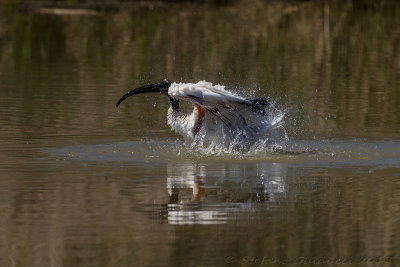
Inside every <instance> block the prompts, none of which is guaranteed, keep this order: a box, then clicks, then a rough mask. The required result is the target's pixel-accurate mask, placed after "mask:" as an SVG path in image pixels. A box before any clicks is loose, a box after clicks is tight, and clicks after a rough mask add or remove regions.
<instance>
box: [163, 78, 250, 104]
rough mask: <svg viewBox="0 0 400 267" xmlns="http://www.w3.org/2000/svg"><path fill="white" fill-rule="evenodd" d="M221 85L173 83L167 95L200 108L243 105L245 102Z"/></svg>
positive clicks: (201, 82)
mask: <svg viewBox="0 0 400 267" xmlns="http://www.w3.org/2000/svg"><path fill="white" fill-rule="evenodd" d="M224 88H225V86H222V85H212V83H210V82H206V81H200V82H198V83H173V84H171V86H170V87H169V89H168V94H169V95H170V96H172V97H176V98H178V99H184V100H189V101H192V102H194V103H196V104H199V105H201V106H215V105H216V104H218V103H219V104H221V103H224V104H229V103H231V102H240V103H244V102H246V101H247V100H246V99H245V98H243V97H240V96H238V95H235V94H233V93H232V92H229V91H227V90H225V89H224Z"/></svg>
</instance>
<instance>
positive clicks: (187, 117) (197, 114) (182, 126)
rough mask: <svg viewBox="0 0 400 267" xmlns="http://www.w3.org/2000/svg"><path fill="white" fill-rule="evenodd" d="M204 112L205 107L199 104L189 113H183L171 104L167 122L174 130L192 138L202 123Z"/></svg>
mask: <svg viewBox="0 0 400 267" xmlns="http://www.w3.org/2000/svg"><path fill="white" fill-rule="evenodd" d="M170 103H171V102H170ZM178 103H179V102H178ZM205 113H206V112H205V109H204V108H202V107H201V106H199V105H195V106H194V109H193V112H192V113H190V114H184V113H182V112H181V111H180V110H179V108H178V109H176V108H174V106H172V105H171V106H170V108H169V109H168V115H167V117H168V124H169V125H170V126H171V128H172V129H173V130H174V131H175V132H177V133H180V134H182V135H183V136H184V137H190V138H194V136H195V135H196V134H197V133H198V132H199V131H200V129H201V127H202V125H203V121H204V116H205Z"/></svg>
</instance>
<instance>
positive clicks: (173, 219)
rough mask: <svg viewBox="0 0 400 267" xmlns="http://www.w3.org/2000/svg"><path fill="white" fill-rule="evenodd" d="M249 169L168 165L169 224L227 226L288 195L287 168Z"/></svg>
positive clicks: (261, 166)
mask: <svg viewBox="0 0 400 267" xmlns="http://www.w3.org/2000/svg"><path fill="white" fill-rule="evenodd" d="M248 166H249V165H247V164H243V165H240V164H239V165H229V164H228V165H226V164H225V163H222V165H218V166H217V167H216V166H211V167H209V165H205V164H196V163H184V164H182V163H168V165H167V191H168V195H169V201H168V222H169V223H170V224H220V223H226V222H227V221H228V220H229V217H230V216H231V215H232V214H236V213H240V212H246V211H249V210H254V209H256V208H260V207H262V206H263V205H259V204H265V205H268V204H270V203H274V202H276V200H277V199H278V198H281V197H283V196H284V195H285V192H286V190H287V188H286V186H285V182H284V176H285V175H286V165H284V164H279V163H259V164H256V165H252V166H251V167H252V168H249V167H248ZM254 167H255V169H254ZM246 173H249V174H251V176H252V179H247V178H248V176H246ZM254 174H255V176H253V175H254ZM217 189H218V190H217Z"/></svg>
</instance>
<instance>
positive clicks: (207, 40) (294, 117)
mask: <svg viewBox="0 0 400 267" xmlns="http://www.w3.org/2000/svg"><path fill="white" fill-rule="evenodd" d="M398 13H399V8H398V5H394V6H391V5H389V6H388V7H385V6H383V7H378V8H375V7H374V8H366V9H365V8H360V7H359V6H357V5H352V4H351V3H350V4H349V3H347V4H346V3H341V4H335V5H334V4H332V5H329V4H326V5H320V4H317V3H312V2H311V3H310V2H307V3H298V4H293V5H289V4H285V3H273V4H261V3H258V4H257V5H245V4H243V5H241V4H240V3H239V4H237V5H234V6H222V7H221V6H217V7H212V8H211V7H210V6H201V5H192V6H191V5H189V6H187V5H185V6H181V5H173V6H171V7H164V8H155V9H153V10H150V9H147V8H136V9H132V10H129V11H127V12H122V13H117V14H104V15H100V16H87V17H85V16H55V15H37V14H15V13H12V14H8V16H6V17H5V18H3V19H2V39H1V43H0V46H1V51H2V53H1V54H2V55H1V58H0V60H1V61H0V68H1V76H0V79H1V84H2V85H1V95H2V99H3V100H0V101H2V103H1V104H2V106H5V105H6V103H8V106H10V104H9V103H10V101H13V100H14V101H16V99H18V100H19V101H21V102H18V103H13V104H12V106H11V108H18V109H21V110H23V111H26V113H29V114H31V115H32V116H34V117H35V123H36V124H46V123H45V122H41V120H44V119H45V118H46V116H45V113H46V112H47V111H48V110H47V107H44V108H42V107H40V108H39V107H37V105H36V104H34V103H33V102H34V101H31V100H32V98H33V99H36V98H40V97H42V98H45V99H44V100H43V104H44V105H51V106H52V107H51V110H52V114H54V115H55V116H60V117H63V116H65V115H66V114H65V109H66V107H65V106H64V105H55V104H53V103H55V102H57V101H62V102H66V103H69V104H70V105H72V104H74V103H79V105H80V106H81V107H82V110H81V112H77V113H75V114H74V115H73V114H71V115H69V116H71V118H70V120H69V122H70V123H68V124H67V125H63V126H64V127H63V128H62V129H60V131H68V128H69V127H73V124H74V123H76V121H75V120H74V119H79V120H80V118H79V117H78V118H73V116H80V115H79V114H84V112H83V111H85V112H86V113H89V114H98V112H99V110H98V109H97V108H96V106H97V105H98V104H97V103H96V104H93V101H99V102H101V103H103V105H102V106H101V109H102V110H107V113H105V112H104V111H103V112H102V114H101V116H99V117H102V116H110V114H109V113H112V112H113V111H112V110H111V109H110V108H109V107H108V106H109V105H110V106H111V104H112V100H115V99H116V98H117V97H118V96H119V95H121V93H122V92H124V91H126V90H127V89H129V88H132V87H133V86H137V85H139V84H143V83H147V82H153V81H158V80H160V79H161V78H164V77H168V78H169V79H170V80H176V81H180V80H182V81H187V82H189V81H197V80H201V79H205V80H209V81H213V82H215V83H222V84H226V85H228V86H229V87H231V88H234V89H235V90H239V91H242V92H243V93H244V94H247V95H249V94H254V95H268V96H271V98H272V99H273V100H274V101H277V102H278V103H279V105H280V106H281V107H282V108H284V109H285V108H287V109H288V110H289V114H288V115H289V116H288V121H289V123H288V126H287V127H288V128H292V135H298V136H304V135H306V136H310V135H312V134H314V135H315V134H316V135H322V136H330V137H332V136H336V137H337V136H338V135H339V136H355V135H356V136H362V137H376V138H379V137H384V136H397V137H398V136H399V116H398V114H399V106H400V103H399V101H400V100H399V99H400V96H399V84H400V82H399V63H398V62H399V58H398V54H399V42H398V40H399V35H398V32H397V27H396V25H398V24H399V19H398V18H399V16H398ZM4 99H7V100H4ZM149 101H150V100H149ZM153 101H154V102H159V101H158V99H157V101H155V100H153ZM84 106H85V107H86V108H83V107H84ZM165 107H166V103H161V104H160V106H159V108H160V109H161V110H163V112H157V113H155V114H152V120H154V121H156V122H157V123H156V124H155V125H152V127H158V128H160V127H161V128H165V124H164V122H163V121H164V118H163V116H164V113H165V112H164V109H165ZM49 109H50V108H49ZM100 112H101V111H100ZM145 112H146V107H145V106H141V105H136V106H135V114H137V116H138V117H142V116H145ZM14 116H16V118H15V119H16V120H19V121H21V122H22V121H23V123H24V124H25V123H27V122H26V121H24V119H23V118H22V117H24V116H23V114H19V115H18V114H15V115H14ZM67 116H68V115H67ZM111 116H113V115H111ZM132 116H135V115H133V114H132V113H130V111H124V112H123V114H122V115H119V116H118V117H119V118H113V120H116V121H120V120H121V118H124V119H127V118H128V117H132ZM67 121H68V120H67ZM145 121H146V122H147V120H145ZM92 123H94V122H90V123H89V124H85V125H86V126H89V127H91V126H92V125H91V124H92ZM105 123H106V122H105V121H103V122H102V124H96V126H94V125H93V126H92V127H91V129H92V130H94V129H95V128H104V127H106V126H111V127H112V126H113V123H111V125H106V124H105ZM300 124H301V126H298V125H300ZM32 126H39V125H32ZM140 126H143V125H136V127H140ZM304 128H307V130H308V129H310V130H311V131H307V132H305V131H304ZM310 132H311V133H310ZM331 132H335V133H334V134H331Z"/></svg>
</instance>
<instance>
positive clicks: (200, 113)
mask: <svg viewBox="0 0 400 267" xmlns="http://www.w3.org/2000/svg"><path fill="white" fill-rule="evenodd" d="M144 93H160V94H163V95H165V96H166V97H167V98H168V102H169V109H168V113H167V119H168V124H169V125H170V126H171V128H172V129H173V130H174V131H175V132H177V133H179V134H181V135H182V136H183V137H184V138H188V139H194V138H196V137H197V136H198V135H200V134H199V133H200V132H201V131H203V133H204V135H208V134H209V133H211V132H214V134H216V135H218V134H219V135H220V134H221V132H218V129H222V130H223V134H224V136H225V137H226V138H235V139H236V138H238V137H240V138H241V139H242V140H253V141H254V139H256V138H257V137H260V136H264V135H265V134H266V130H267V129H270V128H273V127H274V124H275V122H277V121H275V122H273V121H272V120H271V119H270V115H271V114H270V112H269V110H270V108H271V104H270V103H269V102H268V101H267V100H266V99H264V98H254V99H248V98H244V97H241V96H239V95H237V94H235V93H233V92H231V91H227V90H225V88H224V86H222V85H213V84H212V83H210V82H206V81H200V82H198V83H177V82H173V83H171V82H170V81H168V80H167V79H164V80H162V81H160V82H159V83H155V84H149V85H144V86H141V87H138V88H135V89H133V90H131V91H129V92H127V93H126V94H125V95H123V96H122V97H121V98H120V99H119V100H118V102H117V104H116V106H117V107H118V106H119V105H120V104H121V102H122V101H124V100H125V99H126V98H128V97H130V96H134V95H138V94H144ZM180 101H188V102H190V103H192V104H193V111H192V112H191V113H189V114H186V113H185V112H183V110H181V108H180ZM278 121H280V120H278Z"/></svg>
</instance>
